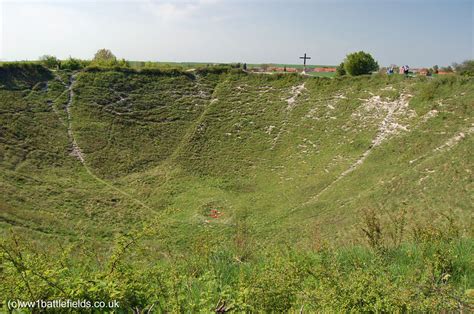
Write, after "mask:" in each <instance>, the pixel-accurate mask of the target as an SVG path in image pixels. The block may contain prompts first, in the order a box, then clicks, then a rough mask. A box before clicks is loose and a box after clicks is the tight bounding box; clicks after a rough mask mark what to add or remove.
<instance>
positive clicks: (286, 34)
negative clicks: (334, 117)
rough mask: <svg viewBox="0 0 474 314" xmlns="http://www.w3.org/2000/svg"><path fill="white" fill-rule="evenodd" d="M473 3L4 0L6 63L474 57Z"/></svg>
mask: <svg viewBox="0 0 474 314" xmlns="http://www.w3.org/2000/svg"><path fill="white" fill-rule="evenodd" d="M473 16H474V0H176V1H173V0H128V1H115V0H95V1H92V0H82V1H79V0H46V1H38V0H28V1H25V0H15V1H13V0H0V60H9V61H13V60H35V59H38V58H39V57H40V56H42V55H45V54H48V55H54V56H57V57H58V58H61V59H66V58H68V57H70V56H71V57H75V58H83V59H91V58H92V57H93V55H94V53H95V52H96V51H97V50H98V49H100V48H108V49H110V50H111V51H112V52H113V53H114V54H115V55H116V56H117V57H118V58H125V59H127V60H141V61H166V62H209V63H214V62H246V63H289V64H295V63H300V60H299V58H298V57H299V56H301V55H302V54H303V53H305V52H306V53H307V54H308V55H309V56H310V57H311V58H312V59H311V60H309V64H324V65H334V64H339V63H340V62H341V61H342V60H343V59H344V57H345V55H346V54H348V53H350V52H354V51H359V50H364V51H366V52H369V53H371V54H372V55H373V56H374V58H375V59H376V60H377V61H378V62H379V64H380V65H390V64H397V65H401V64H408V65H410V66H433V65H435V64H438V65H440V66H442V65H449V64H451V63H453V62H462V61H463V60H466V59H474V45H473V43H474V21H473V19H474V18H473Z"/></svg>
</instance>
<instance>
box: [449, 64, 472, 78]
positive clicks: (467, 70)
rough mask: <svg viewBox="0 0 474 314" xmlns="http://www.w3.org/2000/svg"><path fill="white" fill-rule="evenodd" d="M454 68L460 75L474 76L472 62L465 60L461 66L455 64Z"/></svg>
mask: <svg viewBox="0 0 474 314" xmlns="http://www.w3.org/2000/svg"><path fill="white" fill-rule="evenodd" d="M454 68H455V70H456V72H457V73H459V74H461V75H467V76H474V60H466V61H464V62H463V63H461V64H455V65H454Z"/></svg>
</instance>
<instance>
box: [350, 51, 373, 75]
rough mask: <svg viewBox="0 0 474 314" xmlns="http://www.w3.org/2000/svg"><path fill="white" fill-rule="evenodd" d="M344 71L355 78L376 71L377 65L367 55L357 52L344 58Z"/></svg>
mask: <svg viewBox="0 0 474 314" xmlns="http://www.w3.org/2000/svg"><path fill="white" fill-rule="evenodd" d="M344 69H345V70H346V72H347V73H348V74H349V75H352V76H357V75H363V74H370V73H372V72H374V71H377V70H378V69H379V65H378V63H377V61H375V60H374V58H373V57H372V56H371V55H370V54H369V53H366V52H364V51H359V52H354V53H351V54H348V55H347V56H346V59H345V60H344Z"/></svg>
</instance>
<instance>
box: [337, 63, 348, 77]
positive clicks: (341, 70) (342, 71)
mask: <svg viewBox="0 0 474 314" xmlns="http://www.w3.org/2000/svg"><path fill="white" fill-rule="evenodd" d="M336 75H337V76H344V75H346V69H345V68H344V62H341V64H339V65H338V66H337V68H336Z"/></svg>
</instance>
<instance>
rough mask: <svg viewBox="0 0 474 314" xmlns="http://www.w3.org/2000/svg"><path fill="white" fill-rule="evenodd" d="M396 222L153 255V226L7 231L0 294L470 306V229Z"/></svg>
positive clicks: (149, 303)
mask: <svg viewBox="0 0 474 314" xmlns="http://www.w3.org/2000/svg"><path fill="white" fill-rule="evenodd" d="M401 225H403V223H401V222H400V220H399V221H398V226H397V227H398V228H399V227H400V226H401ZM397 230H399V231H398V232H399V233H398V237H400V235H401V234H405V233H406V234H405V236H406V237H408V235H409V238H410V240H409V241H407V242H400V241H399V239H400V238H397V236H394V235H393V234H392V233H391V232H390V231H389V229H387V230H385V229H384V227H382V226H381V225H380V222H379V219H378V217H377V216H376V214H375V213H374V212H370V211H368V212H367V213H366V214H365V226H364V227H363V232H361V234H363V235H364V237H365V238H366V240H367V243H368V244H369V245H368V246H353V247H350V248H347V247H346V248H344V247H343V248H334V247H330V246H329V245H328V244H326V243H324V241H322V242H320V243H319V245H316V246H314V247H313V249H312V250H301V249H300V250H296V249H294V248H290V247H286V246H275V247H265V248H263V247H259V245H258V243H256V242H251V241H249V239H248V238H249V237H250V236H249V235H248V234H246V231H245V228H244V227H242V230H241V231H240V232H238V233H236V237H235V238H234V242H233V243H226V244H225V245H223V244H221V243H219V242H218V241H213V239H211V238H202V239H199V241H197V242H196V243H194V244H192V245H190V249H189V253H188V254H186V255H182V256H177V255H173V254H172V253H170V252H168V253H166V250H165V249H163V250H162V251H161V253H160V254H158V255H157V254H156V252H155V251H154V248H153V247H154V245H156V243H150V242H148V241H147V238H148V237H149V236H151V235H153V236H158V238H159V236H160V232H161V231H160V230H156V229H155V228H153V227H147V228H145V229H143V230H142V231H140V232H133V233H131V234H129V235H128V236H126V237H122V238H120V239H118V240H117V243H116V245H115V247H114V249H113V250H112V251H111V252H110V253H109V254H108V255H107V256H99V255H98V254H97V253H95V252H94V250H92V249H91V248H89V247H87V246H82V245H74V246H65V247H60V248H49V249H48V250H47V251H46V250H44V248H42V249H40V248H38V247H33V246H32V245H31V244H28V243H31V242H27V241H24V239H22V237H21V236H19V235H17V234H12V235H11V237H10V238H9V239H6V240H4V241H2V243H1V264H2V268H1V269H2V272H1V280H2V282H3V284H2V288H1V292H0V293H1V298H2V299H3V300H8V299H24V300H36V299H58V298H61V299H88V300H100V301H108V300H118V301H119V302H120V306H121V310H123V311H124V312H128V311H133V312H136V313H140V312H146V311H147V310H150V309H151V310H152V311H156V312H197V311H230V310H232V311H237V312H252V311H275V312H282V311H292V312H296V311H301V310H302V311H304V312H305V311H307V312H312V311H330V312H333V311H358V312H400V311H403V312H405V311H409V312H412V311H415V312H426V311H429V312H433V311H434V312H439V311H443V310H448V311H463V310H472V290H469V289H470V288H472V287H473V283H474V277H473V274H472V269H473V265H472V263H473V261H472V256H473V254H474V242H473V241H472V239H465V238H462V237H461V236H460V230H459V228H458V227H457V226H456V224H455V223H454V220H453V219H451V218H450V217H447V219H446V223H445V224H443V225H436V226H435V225H425V226H418V227H416V228H413V229H411V230H405V229H403V230H402V229H397ZM400 230H402V231H400ZM390 234H392V235H390ZM385 236H386V237H388V238H387V239H385V240H388V241H384V237H385ZM392 240H394V241H392ZM151 256H154V258H151ZM159 256H161V257H159Z"/></svg>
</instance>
